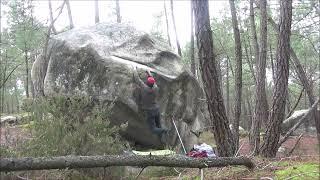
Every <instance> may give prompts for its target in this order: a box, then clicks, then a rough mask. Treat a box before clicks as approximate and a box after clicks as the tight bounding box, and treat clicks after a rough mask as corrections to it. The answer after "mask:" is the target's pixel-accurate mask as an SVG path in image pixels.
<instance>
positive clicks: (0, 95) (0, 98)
mask: <svg viewBox="0 0 320 180" xmlns="http://www.w3.org/2000/svg"><path fill="white" fill-rule="evenodd" d="M1 10H2V0H0V49H2V16H1V15H2V13H1V12H2V11H1ZM3 67H4V66H3V63H2V51H1V50H0V114H2V112H3V111H2V105H3V103H2V102H3V97H2V91H1V90H2V84H4V82H3V81H4V79H3V77H4V76H2V74H3V73H4V72H3ZM0 133H1V128H0Z"/></svg>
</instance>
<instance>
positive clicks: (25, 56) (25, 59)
mask: <svg viewBox="0 0 320 180" xmlns="http://www.w3.org/2000/svg"><path fill="white" fill-rule="evenodd" d="M25 48H27V47H26V42H25ZM24 61H25V65H26V82H25V89H26V96H27V98H29V97H30V95H29V60H28V52H27V49H25V51H24Z"/></svg>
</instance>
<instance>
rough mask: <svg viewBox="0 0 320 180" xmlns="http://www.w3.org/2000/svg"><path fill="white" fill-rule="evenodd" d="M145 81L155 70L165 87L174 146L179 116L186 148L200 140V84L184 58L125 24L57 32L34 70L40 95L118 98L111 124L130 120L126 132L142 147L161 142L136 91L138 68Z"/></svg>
mask: <svg viewBox="0 0 320 180" xmlns="http://www.w3.org/2000/svg"><path fill="white" fill-rule="evenodd" d="M134 66H135V67H137V68H138V71H139V73H140V77H141V78H142V79H144V78H146V76H145V73H144V72H145V71H146V70H150V71H151V72H153V74H154V77H155V78H156V80H157V84H158V86H159V88H160V97H159V103H160V109H161V117H162V119H161V123H162V124H163V125H164V126H165V127H166V128H168V129H170V136H171V137H170V139H171V142H170V144H171V145H175V146H177V145H179V144H180V143H179V140H178V137H177V133H176V132H175V129H174V126H173V124H172V121H171V117H174V119H175V121H176V123H177V126H178V129H179V131H180V133H181V136H182V139H183V142H184V144H185V146H187V147H191V146H192V145H193V144H194V143H196V140H197V138H196V136H195V135H194V134H193V133H192V132H199V131H200V130H201V129H202V126H203V124H204V118H203V116H202V114H201V113H200V111H199V108H198V107H199V100H198V99H199V95H200V92H201V91H200V87H199V84H198V82H197V81H196V80H195V79H194V78H193V76H192V75H191V73H190V72H189V70H187V68H186V67H184V66H183V64H182V62H181V59H180V57H179V56H177V55H176V54H175V53H174V52H173V51H172V50H171V49H170V48H169V47H168V46H167V45H166V44H165V43H163V42H161V41H159V40H157V39H155V38H153V37H151V36H149V35H148V34H145V33H143V32H139V31H137V30H135V29H134V28H133V27H130V26H127V25H123V24H97V25H95V26H92V27H88V28H82V29H73V30H70V31H67V32H64V33H61V34H59V35H56V36H53V37H52V38H51V39H50V41H49V43H48V48H47V50H46V52H44V54H43V55H42V56H41V57H40V58H39V59H37V60H36V61H35V63H34V64H33V68H32V82H33V84H34V88H35V93H36V95H37V96H43V95H44V96H55V95H83V96H93V97H96V98H97V99H98V100H99V101H101V102H111V101H114V107H113V109H112V119H111V122H112V123H115V124H122V123H126V122H128V128H127V130H126V132H125V133H124V136H125V137H127V139H128V140H131V141H134V142H136V143H137V144H140V145H142V146H143V147H150V146H153V147H155V146H159V145H160V142H159V140H158V138H157V137H156V136H155V135H153V134H152V133H151V132H150V130H149V128H148V127H147V123H146V121H145V119H144V118H143V116H142V115H141V112H140V111H139V107H138V105H137V104H138V103H137V102H136V101H135V96H134V94H135V93H136V92H137V85H136V83H135V81H134V80H133V67H134Z"/></svg>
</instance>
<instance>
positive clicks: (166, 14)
mask: <svg viewBox="0 0 320 180" xmlns="http://www.w3.org/2000/svg"><path fill="white" fill-rule="evenodd" d="M163 8H164V15H165V17H166V29H167V37H168V43H169V46H170V47H171V38H170V33H169V21H168V13H167V7H166V0H164V1H163Z"/></svg>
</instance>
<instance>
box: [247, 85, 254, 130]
mask: <svg viewBox="0 0 320 180" xmlns="http://www.w3.org/2000/svg"><path fill="white" fill-rule="evenodd" d="M248 92H249V93H250V90H249V89H248ZM246 99H247V104H248V112H249V115H250V125H249V130H250V128H251V124H252V120H253V113H252V106H251V97H250V96H249V95H248V96H247V97H246Z"/></svg>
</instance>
